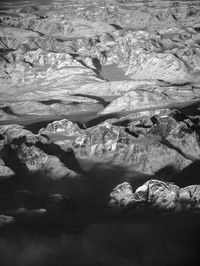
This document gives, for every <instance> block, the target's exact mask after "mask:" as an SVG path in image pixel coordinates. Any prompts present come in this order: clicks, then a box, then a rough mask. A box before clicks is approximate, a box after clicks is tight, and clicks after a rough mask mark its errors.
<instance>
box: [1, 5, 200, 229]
mask: <svg viewBox="0 0 200 266" xmlns="http://www.w3.org/2000/svg"><path fill="white" fill-rule="evenodd" d="M191 2H192V4H190V3H189V2H188V1H186V2H185V1H176V3H173V2H172V1H154V2H152V1H150V2H149V3H145V1H143V2H141V1H131V0H129V1H126V0H109V1H103V0H100V1H96V2H94V1H91V0H87V1H83V0H75V1H62V0H58V1H52V2H51V3H48V6H47V5H45V4H44V5H39V4H38V5H37V6H28V5H27V6H26V7H22V6H20V5H21V4H20V2H19V3H15V6H14V4H13V7H12V9H11V7H10V8H7V9H5V10H4V11H3V12H1V11H0V84H1V86H0V158H1V159H0V182H1V188H0V195H1V197H2V198H1V201H2V202H1V203H2V205H1V204H0V206H4V207H5V208H4V209H3V208H0V213H2V215H6V216H8V217H11V218H12V217H14V219H16V217H32V216H34V215H35V216H37V215H38V216H39V217H47V215H48V213H51V214H50V215H52V213H55V214H56V215H57V214H58V213H60V212H62V213H65V212H66V213H70V212H71V211H72V210H74V208H75V205H76V204H74V202H73V200H74V198H75V199H77V198H78V201H79V202H81V201H83V202H84V201H85V197H84V199H81V196H80V195H79V191H81V193H83V194H84V193H85V192H84V191H87V196H86V197H90V196H91V195H92V196H93V197H94V195H95V196H96V194H95V193H96V192H97V191H95V189H96V190H98V191H100V193H102V194H103V193H104V194H106V195H103V196H102V198H104V197H106V196H108V191H109V189H110V184H108V183H106V181H105V178H104V174H105V172H106V171H107V170H108V168H109V169H112V171H113V172H112V173H111V174H110V172H109V176H111V179H112V178H113V176H114V177H115V176H116V175H117V174H116V172H115V171H116V169H117V172H119V173H121V177H120V178H118V177H116V179H115V180H114V181H113V180H112V185H113V186H114V185H116V184H118V183H120V182H123V181H127V179H126V178H125V177H126V176H127V175H128V177H130V176H131V178H132V177H133V180H136V179H140V180H139V182H138V183H139V185H140V184H141V183H144V182H145V181H146V180H148V179H150V178H151V179H152V178H155V179H156V180H155V179H153V180H150V181H147V182H146V183H145V184H144V185H143V186H140V187H139V188H138V189H136V191H135V192H134V191H133V187H137V185H138V183H137V182H136V183H137V185H136V184H133V187H132V186H131V184H132V183H131V184H130V183H128V182H125V183H122V184H120V185H119V186H117V187H116V188H115V189H114V190H113V192H112V193H111V195H110V196H111V201H110V204H109V205H110V206H112V207H113V206H115V207H120V208H122V209H123V208H125V209H134V208H137V207H138V208H140V207H143V208H145V209H148V207H149V206H150V207H152V208H153V209H159V210H163V211H178V210H187V209H191V210H197V209H198V208H199V185H198V182H189V181H188V182H186V183H187V184H190V185H191V186H187V187H184V188H180V187H178V186H177V185H176V184H172V183H167V182H164V181H159V180H157V179H161V180H165V181H166V180H168V181H169V180H177V179H178V178H179V177H177V175H178V174H180V175H181V171H182V170H183V169H188V168H189V169H190V167H189V166H191V165H193V164H195V163H196V164H198V163H199V160H200V146H199V126H200V112H199V103H200V79H199V73H200V67H199V62H200V19H199V17H200V16H199V15H200V8H199V3H198V1H191ZM5 6H6V3H5V2H4V7H5ZM107 72H109V73H107ZM85 164H87V166H85ZM91 165H92V166H91ZM108 166H109V167H108ZM96 167H97V169H100V168H101V167H102V168H105V169H104V171H105V172H103V171H102V176H101V180H102V181H101V182H99V181H98V180H97V179H98V178H96V174H97V176H98V174H99V173H94V172H95V170H93V168H94V169H96ZM98 167H100V168H98ZM187 167H188V168H187ZM89 168H91V169H89ZM88 169H89V170H88ZM106 169H107V170H106ZM129 169H131V170H129ZM118 170H119V171H118ZM97 171H98V170H97ZM110 171H111V170H110ZM129 171H130V172H129ZM99 172H100V173H101V171H100V170H99ZM105 176H107V175H106V174H105ZM80 177H84V178H83V179H81V178H80ZM176 177H177V179H176ZM142 178H143V179H142ZM173 178H174V179H173ZM187 178H188V179H189V177H188V176H187ZM33 180H34V181H33ZM38 180H39V181H38ZM40 180H41V183H43V182H44V183H45V189H44V188H42V189H43V191H42V193H41V194H42V195H41V194H40V193H39V192H38V191H36V192H37V193H38V194H37V193H35V191H31V190H30V187H32V185H31V184H33V183H34V182H35V183H37V182H39V184H40ZM128 180H130V178H128ZM131 180H132V179H131ZM144 180H145V181H144ZM83 181H84V182H83ZM29 182H30V183H31V182H33V183H31V184H29ZM79 182H82V183H79ZM95 182H97V183H98V182H99V183H98V185H96V183H95ZM133 182H134V181H133ZM35 183H34V185H33V187H34V186H36V187H37V185H36V184H35ZM175 183H176V182H175ZM79 184H81V185H79ZM177 184H178V183H177ZM27 186H28V188H27ZM82 186H83V187H82ZM184 186H185V185H184ZM38 187H39V188H38V190H39V189H40V188H41V187H40V186H39V185H38ZM58 187H59V188H58ZM61 187H62V188H61ZM80 187H81V188H80ZM97 187H98V189H97ZM105 187H106V188H105ZM24 189H25V190H24ZM65 189H68V190H70V189H72V191H73V192H72V193H71V194H72V199H71V194H70V198H68V196H66V193H65ZM76 189H78V192H77V191H76ZM101 189H102V190H103V192H102V191H101ZM26 190H27V191H26ZM29 190H30V191H29ZM90 190H91V191H90ZM74 191H75V192H74ZM73 193H75V194H76V195H75V194H73ZM81 193H80V194H81ZM43 194H44V195H43ZM84 195H86V193H85V194H84ZM98 195H99V194H98ZM6 197H8V199H9V200H8V201H13V199H14V200H16V205H17V206H15V205H14V203H13V205H12V204H11V205H12V206H13V209H11V208H10V209H9V210H8V209H7V205H6V204H7V198H6ZM73 197H74V198H73ZM97 198H98V197H97ZM92 200H93V199H91V198H90V201H92ZM3 202H4V203H5V204H4V203H3ZM94 202H95V203H94V205H95V204H96V201H95V200H94ZM104 204H105V202H104ZM97 205H98V207H97V208H99V205H101V204H99V203H97ZM102 205H103V203H102ZM101 207H102V206H101ZM89 208H90V207H88V206H87V208H86V209H87V210H88V209H89ZM95 208H96V205H95ZM2 210H3V212H2ZM89 212H90V210H89ZM83 213H84V211H82V210H81V215H82V214H83ZM86 216H87V215H86ZM1 217H2V218H1ZM1 217H0V224H1V219H2V221H4V220H5V221H7V220H6V219H7V218H6V217H4V216H1ZM4 218H5V219H4ZM11 218H8V221H9V219H11ZM20 219H21V218H20ZM11 220H12V219H11ZM5 223H6V222H5Z"/></svg>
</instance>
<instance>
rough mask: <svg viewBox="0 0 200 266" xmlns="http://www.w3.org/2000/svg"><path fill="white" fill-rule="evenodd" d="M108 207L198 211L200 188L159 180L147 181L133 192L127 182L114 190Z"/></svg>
mask: <svg viewBox="0 0 200 266" xmlns="http://www.w3.org/2000/svg"><path fill="white" fill-rule="evenodd" d="M110 198H111V200H110V202H109V206H110V207H112V208H119V209H120V208H121V209H128V210H132V209H134V208H141V207H143V208H151V209H155V210H160V211H167V212H168V211H184V210H192V211H195V210H199V207H200V205H199V202H200V186H199V185H192V186H188V187H184V188H179V187H178V186H176V185H174V184H170V183H165V182H162V181H159V180H149V181H147V182H146V183H145V184H144V185H142V186H140V187H139V188H137V189H136V191H135V192H133V189H132V187H131V185H130V184H129V183H127V182H125V183H122V184H120V185H118V186H117V187H115V188H114V190H113V191H112V192H111V194H110Z"/></svg>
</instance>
